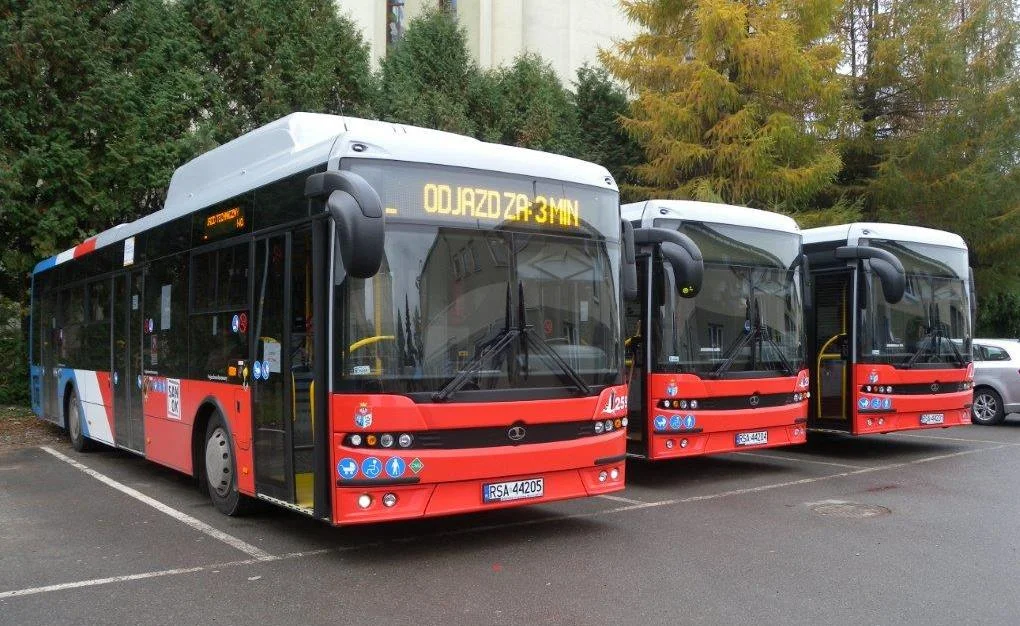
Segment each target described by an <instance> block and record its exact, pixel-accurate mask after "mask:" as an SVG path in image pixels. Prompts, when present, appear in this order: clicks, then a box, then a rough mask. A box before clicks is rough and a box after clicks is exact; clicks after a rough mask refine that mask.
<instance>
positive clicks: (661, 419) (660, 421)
mask: <svg viewBox="0 0 1020 626" xmlns="http://www.w3.org/2000/svg"><path fill="white" fill-rule="evenodd" d="M655 430H666V416H665V415H656V416H655Z"/></svg>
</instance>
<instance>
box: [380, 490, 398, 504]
mask: <svg viewBox="0 0 1020 626" xmlns="http://www.w3.org/2000/svg"><path fill="white" fill-rule="evenodd" d="M382 503H383V506H384V507H386V508H389V507H391V506H393V505H394V504H396V503H397V494H395V493H387V494H386V495H384V496H383V497H382Z"/></svg>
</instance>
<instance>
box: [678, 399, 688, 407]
mask: <svg viewBox="0 0 1020 626" xmlns="http://www.w3.org/2000/svg"><path fill="white" fill-rule="evenodd" d="M680 408H681V409H686V408H687V400H681V401H680Z"/></svg>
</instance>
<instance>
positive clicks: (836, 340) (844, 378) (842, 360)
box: [811, 272, 852, 431]
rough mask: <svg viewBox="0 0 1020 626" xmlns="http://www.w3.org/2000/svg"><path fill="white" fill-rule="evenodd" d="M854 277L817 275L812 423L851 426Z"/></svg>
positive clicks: (847, 429)
mask: <svg viewBox="0 0 1020 626" xmlns="http://www.w3.org/2000/svg"><path fill="white" fill-rule="evenodd" d="M850 277H851V275H850V274H849V273H846V272H836V273H826V274H819V275H816V276H815V278H814V289H815V292H814V303H815V304H814V320H813V324H814V328H815V333H814V343H815V345H814V350H813V351H812V354H814V361H815V362H814V363H812V364H811V369H812V372H811V374H812V376H811V380H812V382H813V386H814V390H813V391H814V406H813V407H812V409H813V410H812V411H811V413H812V418H813V419H812V420H811V421H812V426H814V427H816V428H823V429H825V428H828V429H834V430H841V431H842V430H846V431H849V430H850V426H851V419H850V417H851V415H852V413H851V412H850V411H849V407H848V405H847V398H848V397H850V394H849V393H848V391H849V389H848V386H849V384H850V380H849V379H850V373H851V369H850V343H849V339H848V334H847V328H848V324H847V319H848V318H849V313H850V308H849V303H848V302H847V296H848V294H849V293H850V284H851V283H850Z"/></svg>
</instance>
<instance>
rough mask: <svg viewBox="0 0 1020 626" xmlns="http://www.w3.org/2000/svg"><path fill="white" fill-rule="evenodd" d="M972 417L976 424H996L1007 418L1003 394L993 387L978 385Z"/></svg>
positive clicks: (971, 412)
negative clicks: (1003, 404) (1003, 405)
mask: <svg viewBox="0 0 1020 626" xmlns="http://www.w3.org/2000/svg"><path fill="white" fill-rule="evenodd" d="M970 419H971V421H972V422H974V423H975V424H981V425H982V426H994V425H995V424H1001V423H1002V421H1003V420H1004V419H1006V412H1005V411H1004V410H1003V407H1002V396H1000V395H999V393H998V392H997V391H995V390H994V389H992V388H991V387H978V388H977V389H975V390H974V404H972V405H971V409H970Z"/></svg>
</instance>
